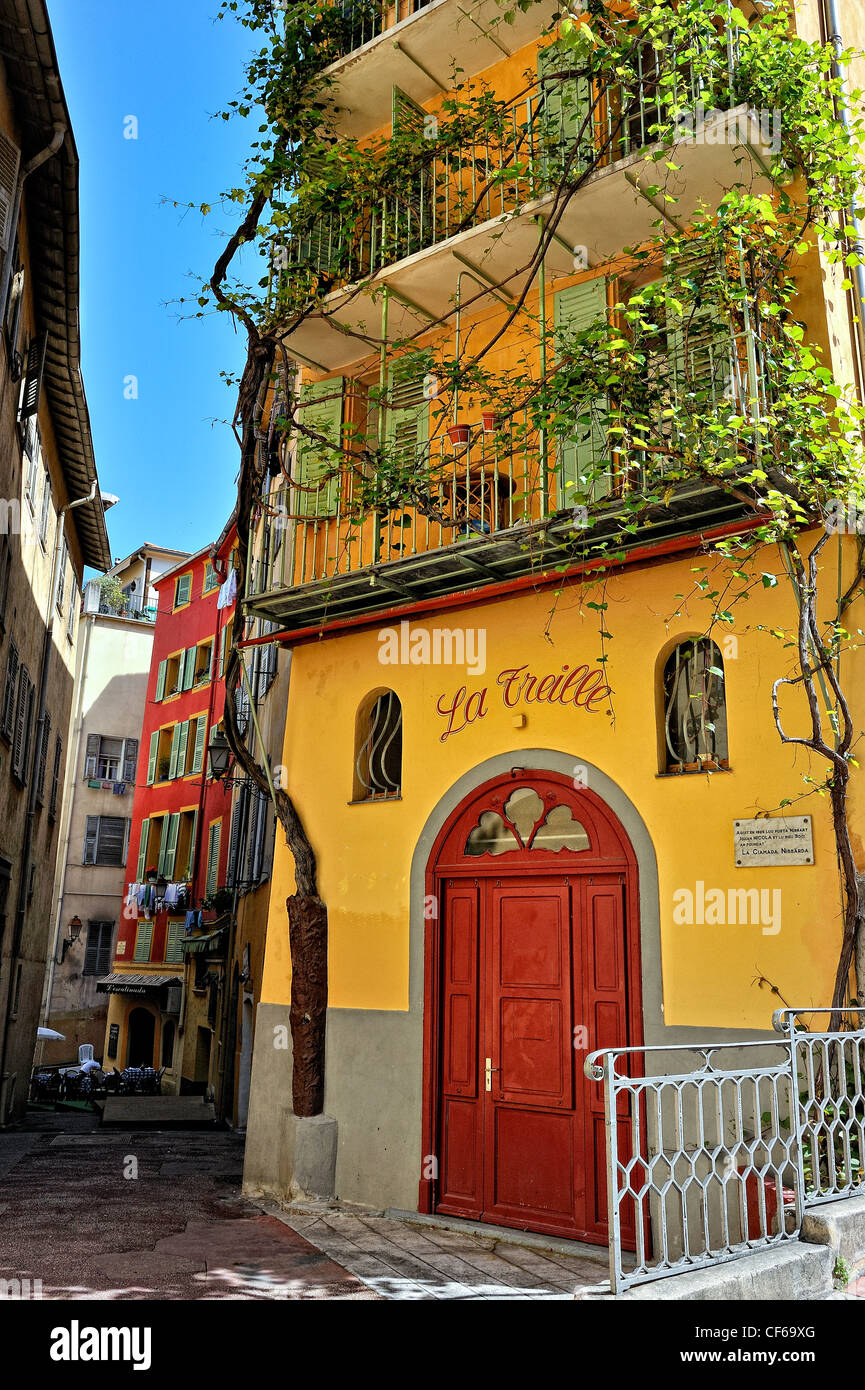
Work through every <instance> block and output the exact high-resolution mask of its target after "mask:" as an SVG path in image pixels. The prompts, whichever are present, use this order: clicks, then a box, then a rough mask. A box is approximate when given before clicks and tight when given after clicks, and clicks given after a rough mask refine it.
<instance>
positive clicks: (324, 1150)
mask: <svg viewBox="0 0 865 1390" xmlns="http://www.w3.org/2000/svg"><path fill="white" fill-rule="evenodd" d="M286 1128H287V1129H288V1130H290V1131H293V1132H292V1133H290V1134H287V1135H286V1139H287V1147H288V1148H289V1149H290V1150H291V1152H292V1154H293V1156H294V1157H293V1162H292V1174H291V1181H290V1182H289V1188H288V1195H289V1197H290V1198H291V1200H292V1201H301V1200H304V1199H308V1198H312V1199H313V1200H316V1199H318V1200H324V1201H329V1200H330V1199H331V1198H333V1197H335V1196H336V1142H337V1123H336V1120H334V1119H332V1117H331V1116H330V1115H311V1116H302V1115H291V1116H288V1117H287V1119H286Z"/></svg>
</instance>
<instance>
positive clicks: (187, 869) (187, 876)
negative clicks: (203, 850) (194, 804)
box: [180, 809, 198, 880]
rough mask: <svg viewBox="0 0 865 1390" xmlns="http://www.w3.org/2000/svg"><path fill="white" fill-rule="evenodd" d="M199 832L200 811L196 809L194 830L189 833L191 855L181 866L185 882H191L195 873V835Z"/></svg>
mask: <svg viewBox="0 0 865 1390" xmlns="http://www.w3.org/2000/svg"><path fill="white" fill-rule="evenodd" d="M197 830H198V811H197V809H196V810H195V811H193V812H192V828H191V829H190V832H189V854H188V856H187V860H186V863H185V864H181V865H180V868H181V869H182V870H183V872H182V874H181V877H182V878H183V879H184V880H191V878H192V871H193V869H194V867H195V835H196V831H197Z"/></svg>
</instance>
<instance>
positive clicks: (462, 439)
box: [448, 422, 472, 448]
mask: <svg viewBox="0 0 865 1390" xmlns="http://www.w3.org/2000/svg"><path fill="white" fill-rule="evenodd" d="M471 433H472V427H471V425H468V424H466V423H465V422H462V423H460V424H454V425H448V439H449V440H450V442H451V444H453V446H454V448H457V447H459V446H460V445H463V444H468V442H469V439H470V438H471Z"/></svg>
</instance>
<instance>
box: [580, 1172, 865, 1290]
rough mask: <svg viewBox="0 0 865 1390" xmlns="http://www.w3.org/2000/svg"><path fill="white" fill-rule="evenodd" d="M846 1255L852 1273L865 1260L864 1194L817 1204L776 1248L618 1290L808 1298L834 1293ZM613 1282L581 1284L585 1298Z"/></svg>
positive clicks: (846, 1261)
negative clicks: (838, 1268)
mask: <svg viewBox="0 0 865 1390" xmlns="http://www.w3.org/2000/svg"><path fill="white" fill-rule="evenodd" d="M839 1259H841V1260H844V1261H845V1263H846V1264H847V1266H848V1268H849V1270H850V1271H851V1273H853V1274H856V1273H857V1272H858V1268H859V1267H860V1266H861V1265H863V1263H865V1197H847V1198H845V1199H844V1200H843V1201H839V1202H827V1203H826V1205H825V1206H819V1207H812V1208H811V1210H810V1211H809V1212H808V1213H807V1215H806V1217H805V1221H804V1224H803V1226H802V1232H801V1236H800V1238H799V1239H797V1240H791V1241H789V1242H787V1243H785V1244H783V1245H778V1246H775V1248H774V1249H771V1250H759V1251H755V1252H754V1253H753V1254H752V1255H743V1256H742V1257H741V1258H740V1259H738V1260H730V1261H729V1262H728V1263H727V1264H721V1265H715V1266H714V1267H713V1268H709V1269H695V1270H690V1271H689V1272H688V1273H687V1274H673V1275H671V1276H670V1277H669V1278H667V1279H656V1280H655V1281H654V1283H651V1284H639V1285H637V1286H636V1287H635V1288H633V1289H628V1290H627V1292H626V1293H623V1294H619V1295H618V1299H617V1301H619V1302H628V1301H635V1302H652V1301H653V1300H658V1301H682V1302H684V1301H686V1300H688V1301H693V1302H697V1303H709V1302H713V1303H715V1302H733V1301H736V1300H744V1301H756V1300H760V1299H770V1300H772V1301H777V1300H781V1301H794V1302H806V1301H813V1300H819V1299H825V1298H829V1297H831V1295H832V1293H833V1291H834V1290H835V1278H834V1275H835V1266H836V1261H838V1260H839ZM605 1288H606V1289H609V1285H608V1284H607V1285H606V1286H595V1287H590V1288H584V1289H582V1290H580V1291H579V1292H578V1294H577V1297H578V1298H580V1299H583V1300H591V1299H597V1298H602V1299H610V1298H611V1297H612V1295H611V1294H609V1293H607V1292H604V1289H605Z"/></svg>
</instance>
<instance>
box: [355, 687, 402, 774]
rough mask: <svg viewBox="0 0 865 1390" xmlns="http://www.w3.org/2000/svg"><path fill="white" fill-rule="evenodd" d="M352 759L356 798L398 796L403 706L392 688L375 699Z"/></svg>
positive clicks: (400, 770) (400, 772)
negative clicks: (355, 779) (360, 740)
mask: <svg viewBox="0 0 865 1390" xmlns="http://www.w3.org/2000/svg"><path fill="white" fill-rule="evenodd" d="M365 723H366V728H365V729H364V728H362V729H361V735H362V740H363V741H362V742H361V745H360V749H359V751H358V755H357V759H356V762H355V773H356V775H357V791H358V792H359V795H357V796H356V798H355V799H356V800H358V801H372V800H376V799H378V798H380V797H392V796H399V795H400V793H401V791H402V705H401V704H400V702H399V698H398V696H397V695H396V694H395V693H394V691H393V690H386V691H384V693H383V694H381V695H379V696H378V698H377V699H376V700H375V702H374V704H373V705H372V708H371V709H370V712H369V717H368V720H367V721H365Z"/></svg>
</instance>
